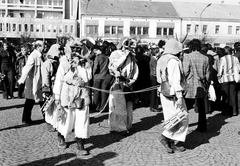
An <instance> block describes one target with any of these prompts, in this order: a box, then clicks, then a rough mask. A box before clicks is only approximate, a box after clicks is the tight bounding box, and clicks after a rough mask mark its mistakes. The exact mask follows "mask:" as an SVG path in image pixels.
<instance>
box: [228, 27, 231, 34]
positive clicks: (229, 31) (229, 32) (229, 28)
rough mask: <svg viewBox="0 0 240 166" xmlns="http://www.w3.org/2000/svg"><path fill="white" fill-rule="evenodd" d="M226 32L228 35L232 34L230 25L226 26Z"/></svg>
mask: <svg viewBox="0 0 240 166" xmlns="http://www.w3.org/2000/svg"><path fill="white" fill-rule="evenodd" d="M228 34H229V35H231V34H232V26H228Z"/></svg>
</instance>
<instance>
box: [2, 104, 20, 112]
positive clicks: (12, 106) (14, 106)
mask: <svg viewBox="0 0 240 166" xmlns="http://www.w3.org/2000/svg"><path fill="white" fill-rule="evenodd" d="M23 106H24V104H18V105H10V106H6V107H0V111H4V110H8V109H12V108H23Z"/></svg>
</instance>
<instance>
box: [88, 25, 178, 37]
mask: <svg viewBox="0 0 240 166" xmlns="http://www.w3.org/2000/svg"><path fill="white" fill-rule="evenodd" d="M86 32H87V34H98V25H87V28H86ZM104 34H110V35H114V34H116V35H123V26H105V27H104ZM173 34H174V28H165V27H157V35H166V36H171V35H173ZM130 35H149V27H140V26H138V27H136V26H131V27H130Z"/></svg>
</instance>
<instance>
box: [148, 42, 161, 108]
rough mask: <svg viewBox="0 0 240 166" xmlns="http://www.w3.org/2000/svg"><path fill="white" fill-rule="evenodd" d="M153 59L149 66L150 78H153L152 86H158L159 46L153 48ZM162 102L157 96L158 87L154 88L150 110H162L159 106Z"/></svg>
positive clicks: (151, 94)
mask: <svg viewBox="0 0 240 166" xmlns="http://www.w3.org/2000/svg"><path fill="white" fill-rule="evenodd" d="M151 49H152V51H151V60H150V62H149V68H150V80H151V86H152V87H153V86H157V85H158V82H157V75H156V67H157V60H158V58H159V57H158V55H159V48H158V47H157V46H155V47H152V48H151ZM159 103H160V99H159V97H158V96H157V89H155V90H152V91H151V93H150V111H152V112H160V110H159V108H158V106H159Z"/></svg>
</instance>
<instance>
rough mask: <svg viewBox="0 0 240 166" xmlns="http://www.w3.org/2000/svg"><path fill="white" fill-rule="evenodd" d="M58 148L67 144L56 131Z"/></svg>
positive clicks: (64, 147) (65, 146) (63, 147)
mask: <svg viewBox="0 0 240 166" xmlns="http://www.w3.org/2000/svg"><path fill="white" fill-rule="evenodd" d="M57 137H58V148H60V149H66V148H67V144H66V142H65V138H64V137H63V136H62V135H61V134H60V133H59V132H58V136H57Z"/></svg>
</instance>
